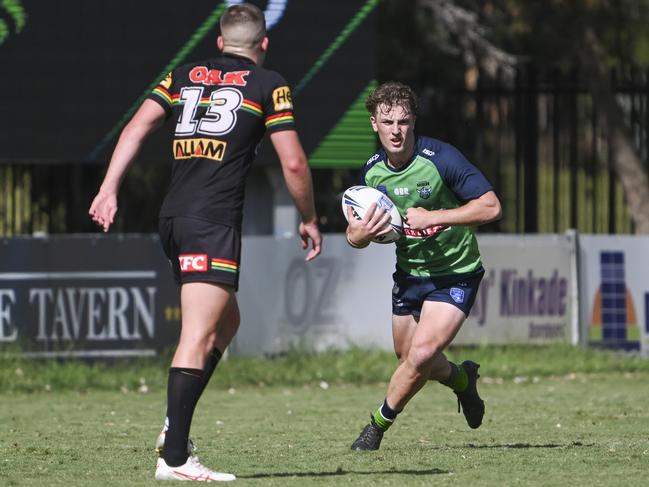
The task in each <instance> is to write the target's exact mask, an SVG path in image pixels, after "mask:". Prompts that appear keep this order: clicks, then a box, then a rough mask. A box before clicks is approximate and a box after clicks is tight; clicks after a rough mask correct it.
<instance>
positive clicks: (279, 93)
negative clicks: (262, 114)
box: [273, 86, 293, 112]
mask: <svg viewBox="0 0 649 487" xmlns="http://www.w3.org/2000/svg"><path fill="white" fill-rule="evenodd" d="M273 103H274V104H275V111H276V112H280V111H282V110H292V109H293V97H292V96H291V89H290V88H289V87H288V86H280V87H279V88H275V89H274V90H273Z"/></svg>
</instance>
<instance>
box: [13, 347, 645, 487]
mask: <svg viewBox="0 0 649 487" xmlns="http://www.w3.org/2000/svg"><path fill="white" fill-rule="evenodd" d="M452 355H454V356H457V358H461V357H468V356H471V357H475V358H476V359H478V361H481V362H482V364H483V366H482V369H481V372H482V373H483V378H482V379H481V381H482V382H481V393H482V395H483V397H484V399H485V402H486V405H487V414H486V417H485V422H484V424H483V425H482V427H481V428H480V429H478V430H470V429H469V428H468V427H467V426H466V424H465V422H464V418H463V416H462V415H461V414H458V413H457V409H456V407H457V406H456V403H455V396H454V395H452V394H451V393H450V391H449V390H448V389H446V388H445V387H443V386H440V385H438V384H432V383H431V384H429V385H427V386H426V387H425V388H424V389H423V390H422V391H421V392H420V394H419V395H418V396H416V397H415V399H414V400H413V401H412V402H411V403H410V405H409V406H408V408H407V410H406V411H405V412H404V413H403V414H402V415H401V416H400V417H399V419H398V421H397V423H396V424H395V426H394V427H393V428H392V429H391V430H390V431H389V432H388V433H387V434H386V437H385V438H384V441H383V445H382V448H381V450H380V451H378V452H363V453H359V452H352V451H351V450H350V449H349V447H350V444H351V442H352V441H353V440H354V439H355V438H356V436H357V434H358V433H359V431H360V429H361V428H362V426H363V425H364V424H365V423H366V422H367V419H368V415H369V412H370V410H371V409H372V408H374V407H376V406H377V405H378V404H379V403H380V402H381V401H382V399H383V396H384V393H385V382H384V381H385V380H387V377H383V382H379V381H378V380H376V379H377V377H376V376H377V375H378V376H380V375H382V374H384V373H385V371H387V374H388V376H389V371H390V370H391V368H392V366H393V365H394V359H393V358H392V357H391V356H390V354H382V353H378V352H371V353H364V352H362V351H359V350H356V351H352V352H350V353H347V354H324V355H319V356H315V355H294V356H292V357H289V358H282V359H278V360H247V359H231V360H228V361H227V362H225V363H224V364H222V365H220V366H219V369H217V374H220V376H215V379H216V380H215V381H214V383H213V384H210V387H209V388H208V389H207V391H206V392H205V395H204V396H203V399H202V400H201V403H199V407H198V410H197V413H196V415H195V419H194V426H193V430H192V431H193V432H192V436H193V438H194V440H195V442H196V443H197V445H198V448H199V451H198V454H199V456H200V458H201V460H202V461H203V462H204V463H205V464H206V465H208V466H210V467H212V468H215V469H221V470H223V471H227V472H232V473H235V474H236V475H237V476H238V480H237V481H236V482H235V484H234V485H264V486H266V485H275V486H280V485H281V486H284V485H295V486H302V485H339V484H343V485H368V486H369V485H371V486H376V485H457V486H503V485H521V486H555V485H568V484H569V485H576V486H582V485H587V486H614V485H619V486H634V485H637V486H641V485H647V475H648V473H649V466H648V465H649V408H648V407H647V393H648V391H649V364H648V362H647V361H645V360H640V359H637V358H628V357H619V356H614V355H611V354H604V353H601V352H594V351H583V350H573V349H568V348H565V347H559V348H549V349H481V350H458V351H453V352H452ZM363 360H365V362H363ZM553 362H554V363H553ZM354 363H355V364H357V365H356V366H354V365H353V364H354ZM517 363H518V365H517ZM296 364H297V365H296ZM300 364H302V366H300ZM307 364H308V365H307ZM341 364H342V365H341ZM571 364H572V366H571ZM17 365H20V372H19V373H16V370H17V368H18V367H16V366H17ZM139 365H140V367H134V366H133V364H131V365H130V366H122V365H118V366H116V367H113V368H112V369H111V368H99V369H100V370H101V371H102V375H103V376H104V382H101V381H99V380H98V379H96V380H95V382H96V383H92V381H91V383H90V384H88V383H86V384H85V385H78V384H77V385H76V386H75V384H76V382H75V380H78V377H83V376H84V375H87V376H90V377H92V376H93V374H96V373H97V372H96V370H95V369H96V367H93V368H91V367H87V366H86V365H82V364H64V365H59V366H57V367H54V368H55V369H57V374H58V376H60V377H68V379H69V383H70V384H72V385H70V386H69V387H62V386H60V384H64V383H65V381H63V380H61V382H60V383H56V382H55V381H53V380H52V378H53V376H50V377H49V380H50V382H52V383H54V384H55V385H49V387H41V386H40V385H38V384H39V382H38V381H37V380H36V379H33V378H32V377H31V376H32V375H44V374H43V371H44V370H47V369H52V368H53V367H52V364H49V367H48V365H47V364H44V363H20V364H18V363H17V362H16V361H11V360H7V359H5V360H4V363H3V366H2V371H3V372H2V373H3V374H4V375H2V376H0V378H1V379H2V380H0V391H3V392H1V393H0V404H1V405H2V406H1V408H0V462H2V463H1V466H0V485H3V486H4V485H8V486H11V485H30V486H31V485H48V486H51V485H55V486H56V485H65V486H76V485H79V486H81V485H102V486H103V485H115V486H118V485H119V486H121V485H152V484H154V483H155V481H154V480H153V479H152V477H153V470H154V469H153V467H154V464H155V458H154V453H153V448H152V445H153V442H154V441H155V438H156V436H157V434H158V432H159V429H160V426H161V422H162V418H163V415H164V401H165V394H164V387H163V383H164V380H163V377H164V368H165V366H164V365H162V364H157V368H156V364H154V363H147V364H139ZM262 365H263V366H264V368H263V370H262V369H261V367H262ZM358 365H360V367H359V366H358ZM147 367H149V368H150V369H147ZM258 367H259V369H258ZM134 369H136V370H135V371H134ZM137 369H139V370H137ZM158 369H159V370H160V372H159V377H158V376H156V377H152V378H149V379H148V382H147V384H148V385H147V387H146V388H141V389H140V392H138V390H137V389H138V387H137V381H138V380H139V379H137V378H136V377H137V375H133V374H137V373H138V372H142V371H143V370H145V371H147V372H148V373H149V374H153V372H154V371H155V370H158ZM359 369H360V370H359ZM364 369H365V370H367V378H368V380H367V381H363V380H362V377H363V374H362V372H363V370H364ZM571 369H572V370H571ZM291 371H293V372H291ZM517 371H519V373H517ZM39 372H40V374H39ZM255 372H257V373H255ZM66 374H67V375H66ZM129 374H130V375H129ZM254 375H258V376H262V377H263V380H264V383H265V385H259V384H257V385H255V383H254V382H253V380H254ZM109 377H112V380H108V378H109ZM217 377H219V378H218V379H217ZM75 378H77V379H75ZM32 379H33V380H32ZM131 380H132V381H133V382H134V383H133V384H131V385H129V381H131ZM324 381H326V383H325V382H324ZM27 382H29V383H30V384H31V386H30V387H31V389H30V387H26V386H24V384H23V386H21V385H20V384H21V383H27ZM120 384H121V385H120ZM45 385H46V386H47V385H48V384H45ZM47 389H49V390H47ZM147 389H148V390H147ZM25 390H33V391H34V392H25ZM145 390H146V392H145Z"/></svg>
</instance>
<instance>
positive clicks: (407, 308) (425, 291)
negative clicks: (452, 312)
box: [392, 266, 484, 318]
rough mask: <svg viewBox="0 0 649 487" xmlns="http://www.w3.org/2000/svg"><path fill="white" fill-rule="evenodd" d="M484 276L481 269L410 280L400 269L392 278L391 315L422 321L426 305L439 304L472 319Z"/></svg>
mask: <svg viewBox="0 0 649 487" xmlns="http://www.w3.org/2000/svg"><path fill="white" fill-rule="evenodd" d="M482 276H484V269H483V268H482V266H481V267H480V268H479V269H478V270H477V271H475V272H469V273H466V274H452V275H448V276H438V277H418V276H411V275H409V274H406V273H405V272H403V271H402V270H401V269H399V268H398V267H397V270H396V272H395V273H394V274H393V275H392V278H393V279H394V287H393V288H392V313H393V314H395V315H398V316H408V315H413V316H414V317H415V318H419V315H420V314H421V308H422V306H423V304H424V301H440V302H442V303H449V304H452V305H453V306H455V307H456V308H459V309H461V310H462V311H463V312H464V314H465V315H466V316H469V312H470V311H471V307H472V306H473V303H474V301H475V298H476V296H477V294H478V287H480V281H482Z"/></svg>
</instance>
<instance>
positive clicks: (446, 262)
mask: <svg viewBox="0 0 649 487" xmlns="http://www.w3.org/2000/svg"><path fill="white" fill-rule="evenodd" d="M361 184H363V185H365V186H371V187H373V188H376V189H378V190H379V191H381V192H383V193H384V194H385V195H387V196H388V197H389V198H390V199H391V200H392V201H393V202H394V204H395V205H396V206H397V208H398V209H399V213H401V215H402V216H405V215H406V210H407V209H408V208H419V207H420V208H425V209H427V210H444V209H452V208H457V207H458V206H461V205H462V204H464V203H465V202H467V201H469V200H472V199H476V198H479V197H480V196H482V195H483V194H485V193H486V192H488V191H491V190H492V187H491V185H490V184H489V182H488V181H487V179H486V178H485V177H484V176H483V174H482V173H481V172H480V171H479V170H478V169H477V168H476V167H475V166H474V165H473V164H471V163H470V162H469V161H467V159H466V158H465V157H464V156H463V155H462V153H461V152H460V151H459V150H457V149H456V148H455V147H453V146H452V145H450V144H447V143H445V142H442V141H440V140H437V139H432V138H429V137H417V138H416V141H415V151H414V154H413V156H412V158H411V159H410V161H408V162H407V163H406V164H405V165H403V166H402V167H400V168H398V169H395V168H393V167H390V166H389V165H388V157H387V155H386V153H385V151H384V150H383V149H380V150H379V151H378V152H377V153H376V154H374V155H373V156H372V157H371V158H370V159H369V160H368V161H367V163H366V164H365V166H363V168H362V170H361ZM396 254H397V267H399V268H400V269H401V270H403V271H404V272H406V273H408V274H410V275H413V276H444V275H450V274H462V273H466V272H473V271H475V270H477V269H478V268H479V267H480V265H481V262H480V251H479V250H478V241H477V239H476V237H475V234H474V233H473V230H472V229H471V228H470V227H467V226H451V227H441V226H440V227H431V228H427V229H425V230H414V229H412V228H410V227H408V225H407V224H406V223H405V222H404V231H403V235H402V237H401V238H400V239H399V240H397V242H396Z"/></svg>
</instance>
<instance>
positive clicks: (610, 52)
mask: <svg viewBox="0 0 649 487" xmlns="http://www.w3.org/2000/svg"><path fill="white" fill-rule="evenodd" d="M402 6H403V2H399V1H396V0H387V1H386V2H385V5H384V20H385V23H386V24H389V23H392V24H394V23H395V21H394V19H396V18H399V15H398V12H399V8H400V7H402ZM409 10H411V11H412V12H410V13H411V15H410V16H409ZM404 16H409V20H410V21H411V23H410V25H409V26H404V25H401V26H397V27H395V28H394V29H393V32H395V33H396V36H399V34H403V38H402V39H399V40H398V41H397V42H396V43H395V44H396V45H395V46H394V47H392V48H390V50H389V51H386V52H389V53H390V54H389V55H392V56H393V59H395V58H396V59H400V58H399V57H398V56H399V55H402V56H403V57H402V58H401V59H404V60H405V59H412V60H414V62H412V63H410V64H409V65H410V68H408V67H406V68H403V69H402V70H401V72H400V73H399V76H401V75H403V78H402V79H413V78H414V79H416V76H412V75H413V73H412V72H410V71H411V70H412V69H413V68H412V67H413V66H421V65H422V63H421V62H416V60H417V59H422V58H424V59H425V58H426V57H429V56H430V55H431V53H433V52H434V53H435V57H436V59H438V60H439V59H444V57H445V58H447V60H448V62H443V63H442V64H443V66H444V67H445V69H443V70H442V69H439V65H440V63H439V61H438V62H437V63H436V66H435V67H436V68H437V71H436V72H435V73H433V76H423V77H424V78H425V79H435V80H436V82H437V81H439V82H440V84H439V85H438V88H440V87H441V89H444V87H445V83H444V82H445V80H446V81H451V80H450V78H451V77H452V76H455V79H454V80H453V81H454V82H455V83H457V82H459V81H464V83H465V84H467V85H468V84H470V79H469V78H467V76H466V74H467V73H471V72H474V73H477V72H478V70H479V72H480V73H486V74H487V75H490V74H491V75H493V74H495V72H496V71H500V72H505V73H506V72H508V71H510V72H511V70H512V69H513V67H514V66H515V65H516V64H517V63H520V62H528V63H531V64H534V65H535V66H537V67H540V68H560V69H563V70H572V69H574V68H578V69H579V70H580V72H581V73H582V81H583V82H584V84H585V86H586V87H587V89H588V90H589V92H590V94H591V96H592V99H593V101H594V103H595V104H596V105H597V107H598V109H599V110H600V112H601V118H602V124H603V126H604V127H605V129H606V131H607V134H608V138H609V141H610V144H611V147H612V148H613V167H614V168H615V172H616V174H617V176H618V179H619V180H620V182H621V184H622V187H623V188H624V192H625V198H626V202H627V204H628V207H629V210H630V212H631V215H632V218H633V221H634V224H635V229H636V232H638V233H649V176H648V175H647V171H646V169H645V167H644V166H643V163H642V160H641V157H640V155H639V153H638V150H637V147H636V146H635V145H634V143H633V139H632V137H631V134H630V129H629V127H628V125H627V123H626V119H627V114H626V112H625V109H624V108H623V107H622V106H621V105H620V103H619V102H618V100H617V99H616V95H615V93H614V91H613V88H612V86H611V83H610V77H609V70H610V69H611V68H616V69H622V70H627V69H630V68H631V67H635V68H645V67H649V29H648V28H647V27H648V26H649V25H648V24H649V0H617V1H613V0H571V1H563V0H492V1H479V0H418V1H417V2H416V5H414V6H410V7H409V8H406V9H402V11H401V15H400V17H401V18H402V19H403V18H404ZM382 27H384V26H382ZM422 51H423V52H422ZM440 53H441V56H443V57H440ZM458 63H461V64H462V65H463V66H464V74H465V79H464V80H460V79H458V78H459V76H458V74H457V73H458V71H455V69H454V66H457V64H458ZM403 64H405V63H403ZM423 69H435V68H430V67H427V68H423ZM449 72H452V73H455V74H449ZM459 72H460V73H461V72H462V70H460V71H459ZM391 77H395V76H394V74H393V75H392V76H391ZM453 81H451V83H449V84H448V85H447V86H451V85H452V83H453ZM455 86H457V84H456V85H455ZM416 88H421V87H416ZM419 91H420V92H421V91H424V92H425V91H426V90H425V89H424V90H421V89H420V90H419Z"/></svg>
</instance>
